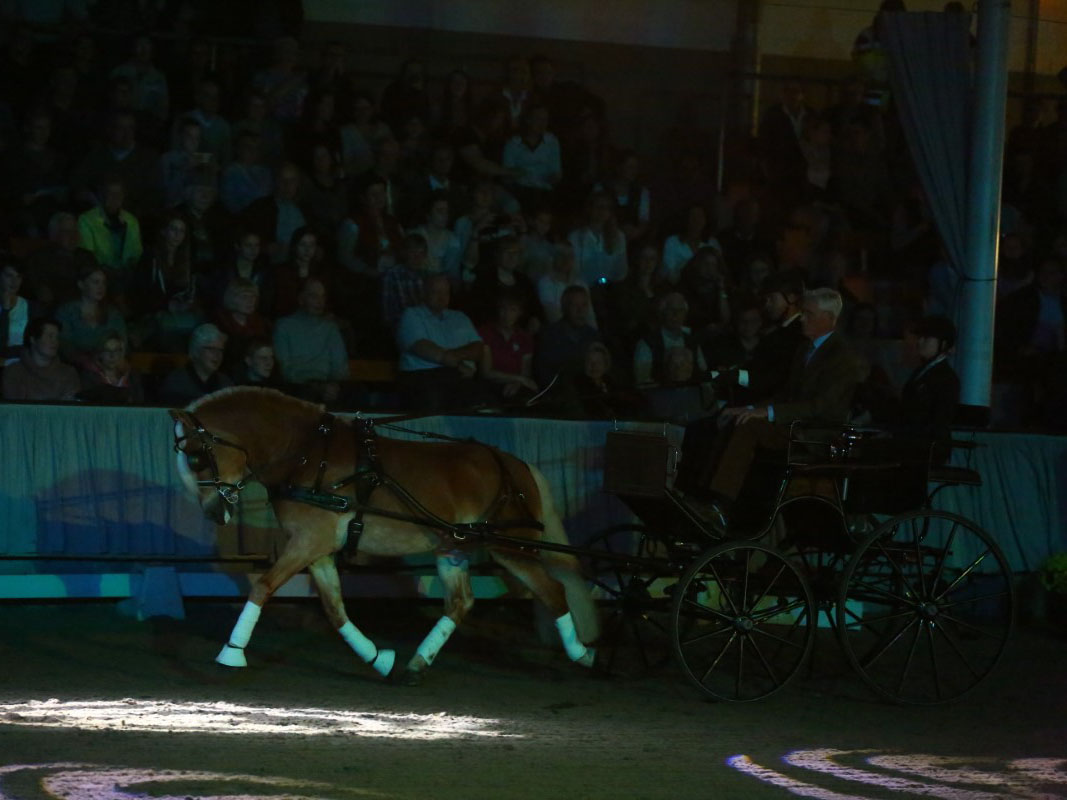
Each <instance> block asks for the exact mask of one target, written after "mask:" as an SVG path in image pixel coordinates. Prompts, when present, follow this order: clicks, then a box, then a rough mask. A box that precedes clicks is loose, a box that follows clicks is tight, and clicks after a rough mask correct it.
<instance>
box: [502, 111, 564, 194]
mask: <svg viewBox="0 0 1067 800" xmlns="http://www.w3.org/2000/svg"><path fill="white" fill-rule="evenodd" d="M502 163H503V165H504V166H505V167H507V168H508V169H512V170H515V172H516V173H517V175H516V177H515V179H514V186H515V188H514V191H515V196H516V198H518V200H519V202H520V203H521V204H522V205H524V206H526V207H533V206H537V205H544V204H545V203H547V202H548V200H549V199H550V197H551V193H552V191H553V190H554V189H555V187H556V184H558V183H559V180H560V177H561V176H562V171H561V167H560V155H559V140H558V139H557V138H556V137H555V136H554V135H553V134H552V133H550V132H549V130H548V109H547V108H546V107H545V106H531V107H530V108H528V109H527V110H526V112H525V113H524V115H523V117H522V124H521V125H520V133H518V134H516V135H515V136H513V137H511V139H509V140H508V143H507V145H506V146H505V147H504V157H503V162H502Z"/></svg>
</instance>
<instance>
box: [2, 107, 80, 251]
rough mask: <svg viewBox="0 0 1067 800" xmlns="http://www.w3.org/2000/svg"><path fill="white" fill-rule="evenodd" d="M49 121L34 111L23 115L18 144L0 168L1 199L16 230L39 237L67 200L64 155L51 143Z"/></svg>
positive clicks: (7, 155)
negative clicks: (0, 168)
mask: <svg viewBox="0 0 1067 800" xmlns="http://www.w3.org/2000/svg"><path fill="white" fill-rule="evenodd" d="M51 133H52V120H51V117H50V116H49V115H48V112H46V111H43V110H39V111H35V112H33V113H32V114H30V115H29V116H27V118H26V122H25V125H24V126H23V138H22V142H21V144H20V145H18V146H15V147H11V148H10V149H9V150H8V152H7V154H6V158H4V159H3V168H2V171H0V181H2V183H0V202H2V203H3V207H4V208H6V210H7V213H9V214H10V215H11V221H10V224H11V225H12V227H13V228H14V230H15V231H16V232H18V233H22V234H24V235H29V236H39V235H40V234H41V233H42V232H43V231H44V229H45V226H46V224H47V222H48V218H49V217H50V216H51V215H52V214H54V213H55V212H56V211H58V210H59V208H60V207H61V206H62V205H63V204H65V202H66V200H67V180H66V170H67V164H66V158H65V157H64V155H63V154H61V153H59V152H57V151H56V150H55V148H53V147H52V146H51V144H50V143H49V140H50V138H51Z"/></svg>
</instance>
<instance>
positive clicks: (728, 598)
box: [708, 561, 741, 616]
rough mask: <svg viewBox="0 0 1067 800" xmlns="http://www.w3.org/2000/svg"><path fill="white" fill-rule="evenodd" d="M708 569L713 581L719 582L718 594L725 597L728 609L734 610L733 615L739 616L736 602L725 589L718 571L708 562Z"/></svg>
mask: <svg viewBox="0 0 1067 800" xmlns="http://www.w3.org/2000/svg"><path fill="white" fill-rule="evenodd" d="M708 569H709V570H711V574H712V577H714V578H715V582H716V583H718V584H719V594H720V595H721V596H723V597H725V598H726V602H727V603H729V604H730V610H731V611H733V612H734V616H740V614H741V612H740V611H738V610H737V604H736V603H734V599H733V598H732V597H731V596H730V592H729V591H727V589H726V584H725V583H723V580H722V578H720V577H719V571H718V570H717V569H715V565H714V564H712V563H711V561H709V562H708Z"/></svg>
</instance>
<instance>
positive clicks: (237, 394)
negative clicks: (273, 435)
mask: <svg viewBox="0 0 1067 800" xmlns="http://www.w3.org/2000/svg"><path fill="white" fill-rule="evenodd" d="M231 398H232V399H236V400H241V399H245V400H255V399H256V398H262V399H263V400H269V401H271V402H272V403H273V402H279V401H280V402H281V403H282V404H284V405H290V406H292V407H293V410H294V411H296V410H302V411H317V412H318V413H320V414H321V413H322V412H323V411H325V406H323V405H321V404H319V403H312V402H310V401H308V400H301V399H300V398H299V397H293V396H292V395H288V394H285V392H279V391H278V390H277V389H268V388H266V387H263V386H229V387H227V388H225V389H219V390H218V391H216V392H212V393H211V394H208V395H204V396H203V397H200V398H197V399H196V400H194V401H193V402H192V403H190V404H189V405H188V406H186V409H185V410H186V411H192V412H195V411H200V410H201V409H203V408H204V407H205V406H209V405H210V406H214V405H217V404H219V403H225V402H226V401H227V400H230V399H231Z"/></svg>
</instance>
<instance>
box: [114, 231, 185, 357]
mask: <svg viewBox="0 0 1067 800" xmlns="http://www.w3.org/2000/svg"><path fill="white" fill-rule="evenodd" d="M190 250H191V248H190V243H189V226H188V224H187V223H186V222H185V218H184V217H182V216H181V215H180V214H177V213H171V214H168V215H167V216H166V217H164V218H163V221H162V223H161V224H160V226H159V232H158V233H157V234H156V239H155V242H153V244H152V248H151V249H150V250H149V251H148V253H147V254H146V255H145V259H144V264H143V265H142V266H141V267H140V268H139V269H138V271H137V274H136V275H135V277H134V281H133V287H134V292H133V296H132V297H131V298H130V304H131V306H132V308H133V309H134V311H135V312H136V313H137V314H142V315H143V314H154V313H156V312H159V311H163V310H165V309H170V310H171V311H179V310H180V311H182V312H186V311H189V310H191V309H193V308H195V307H197V306H198V305H199V303H198V286H197V278H198V276H197V275H195V274H194V273H193V266H192V256H191V253H190ZM193 327H195V326H194V325H190V326H189V327H188V329H186V330H185V331H184V333H183V341H184V336H187V335H188V334H189V332H190V331H191V330H192V329H193Z"/></svg>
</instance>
